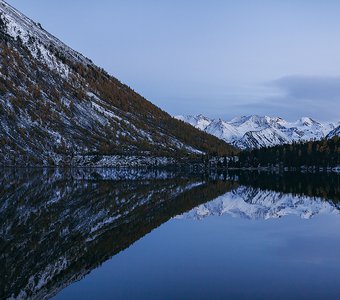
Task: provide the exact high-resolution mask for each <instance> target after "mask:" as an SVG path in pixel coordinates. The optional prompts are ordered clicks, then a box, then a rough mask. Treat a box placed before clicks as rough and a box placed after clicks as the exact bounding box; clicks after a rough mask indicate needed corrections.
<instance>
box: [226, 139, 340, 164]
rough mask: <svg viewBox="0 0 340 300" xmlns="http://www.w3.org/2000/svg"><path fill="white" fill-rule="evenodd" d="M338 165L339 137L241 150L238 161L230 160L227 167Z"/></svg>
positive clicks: (339, 154) (339, 153) (339, 152)
mask: <svg viewBox="0 0 340 300" xmlns="http://www.w3.org/2000/svg"><path fill="white" fill-rule="evenodd" d="M337 166H340V138H339V137H338V136H336V137H333V138H332V139H329V140H327V139H324V140H321V141H309V142H305V143H293V144H285V145H279V146H274V147H268V148H261V149H254V150H251V151H242V152H240V154H239V156H238V161H235V160H232V161H230V163H229V167H241V168H259V167H288V168H300V167H315V168H317V169H319V168H325V167H337Z"/></svg>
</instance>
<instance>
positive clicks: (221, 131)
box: [176, 114, 336, 149]
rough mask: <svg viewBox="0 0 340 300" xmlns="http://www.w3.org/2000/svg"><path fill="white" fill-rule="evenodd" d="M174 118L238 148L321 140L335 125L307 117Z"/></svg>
mask: <svg viewBox="0 0 340 300" xmlns="http://www.w3.org/2000/svg"><path fill="white" fill-rule="evenodd" d="M176 118H177V119H179V120H182V121H184V122H187V123H189V124H191V125H192V126H194V127H196V128H198V129H200V130H202V131H205V132H208V133H210V134H212V135H215V136H216V137H218V138H220V139H222V140H224V141H226V142H228V143H230V144H233V145H234V146H236V147H238V148H240V149H253V148H263V147H270V146H275V145H280V144H286V143H292V142H300V141H309V140H311V139H317V140H319V139H322V138H324V137H326V136H327V134H328V133H330V132H331V131H332V130H334V128H335V127H336V124H333V123H321V122H318V121H315V120H313V119H312V118H309V117H302V118H300V119H299V120H297V121H295V122H288V121H286V120H284V119H283V118H280V117H269V116H258V115H250V116H242V117H236V118H233V119H232V120H230V121H225V120H222V119H210V118H208V117H206V116H204V115H202V114H200V115H197V116H192V115H189V116H176Z"/></svg>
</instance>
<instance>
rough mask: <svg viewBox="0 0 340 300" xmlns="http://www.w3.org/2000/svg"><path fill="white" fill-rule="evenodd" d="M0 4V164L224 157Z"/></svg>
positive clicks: (216, 146) (202, 136) (211, 140)
mask: <svg viewBox="0 0 340 300" xmlns="http://www.w3.org/2000/svg"><path fill="white" fill-rule="evenodd" d="M232 151H234V148H233V147H231V146H229V145H228V144H227V143H225V142H223V141H221V140H219V139H217V138H216V137H213V136H211V135H209V134H207V133H204V132H201V131H199V130H197V129H195V128H193V127H192V126H190V125H188V124H185V123H184V122H181V121H178V120H176V119H174V118H172V117H171V116H170V115H169V114H167V113H166V112H164V111H162V110H161V109H160V108H158V107H156V106H155V105H153V104H152V103H150V102H149V101H147V100H146V99H144V98H143V97H142V96H140V95H139V94H138V93H136V92H135V91H133V90H132V89H131V88H129V87H128V86H126V85H124V84H122V83H121V82H120V81H119V80H117V79H116V78H114V77H112V76H110V75H109V74H108V73H106V72H105V71H104V70H103V69H101V68H99V67H97V66H96V65H94V64H93V63H92V61H91V60H89V59H87V58H85V57H84V56H82V55H81V54H80V53H78V52H76V51H74V50H72V49H71V48H69V47H68V46H66V45H65V44H63V43H62V42H61V41H59V40H58V39H56V38H55V37H53V36H52V35H50V34H49V33H48V32H46V31H45V30H44V29H43V28H42V27H41V25H40V24H37V23H35V22H33V21H32V20H30V19H28V18H27V17H26V16H24V15H23V14H21V13H20V12H18V11H17V10H15V9H14V8H12V7H11V6H9V5H8V4H7V3H6V2H4V1H0V165H84V164H87V165H102V164H103V160H105V165H115V164H116V163H117V161H119V160H121V159H122V156H129V157H131V156H134V157H137V158H140V157H144V160H145V159H146V160H147V159H148V158H150V157H152V158H155V157H162V158H164V157H167V158H171V159H172V160H171V159H160V160H158V161H153V163H156V164H157V163H160V164H162V163H165V164H166V163H169V162H170V161H171V162H173V159H174V158H175V159H176V158H182V157H185V156H188V155H189V156H190V155H191V156H195V155H202V154H208V153H215V154H229V153H231V152H232Z"/></svg>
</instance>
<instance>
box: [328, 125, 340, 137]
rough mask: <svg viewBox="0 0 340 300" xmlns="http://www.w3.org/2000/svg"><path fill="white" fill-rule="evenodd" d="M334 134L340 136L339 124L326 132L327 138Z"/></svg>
mask: <svg viewBox="0 0 340 300" xmlns="http://www.w3.org/2000/svg"><path fill="white" fill-rule="evenodd" d="M335 136H340V125H339V126H338V127H336V128H334V129H333V130H332V131H331V132H330V133H329V134H327V138H328V139H331V138H333V137H335Z"/></svg>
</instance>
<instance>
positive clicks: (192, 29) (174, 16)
mask: <svg viewBox="0 0 340 300" xmlns="http://www.w3.org/2000/svg"><path fill="white" fill-rule="evenodd" d="M7 2H8V3H10V4H12V5H13V6H14V7H16V8H18V9H19V10H21V11H22V12H24V13H25V14H26V15H28V16H29V17H31V18H32V19H34V20H35V21H37V22H40V23H41V24H42V25H43V27H44V28H45V29H47V30H48V31H50V32H51V33H53V34H54V35H56V36H57V37H58V38H60V39H61V40H63V41H64V42H65V43H66V44H68V45H70V46H71V47H73V48H74V49H76V50H78V51H80V52H82V53H83V54H84V55H86V56H88V57H89V58H91V59H92V60H93V61H94V62H95V63H96V64H98V65H100V66H101V67H103V68H105V69H106V70H107V71H108V72H109V73H111V74H112V75H114V76H115V77H117V78H119V79H120V80H121V81H123V82H124V83H126V84H128V85H129V86H131V87H132V88H133V89H134V90H136V91H138V92H139V93H140V94H142V95H143V96H145V97H146V98H148V99H149V100H150V101H152V102H153V103H155V104H157V105H158V106H160V107H162V108H163V109H165V110H167V111H168V112H170V113H171V114H196V113H204V114H206V115H208V116H211V117H222V118H232V117H233V116H236V115H246V114H253V113H257V114H261V115H262V114H267V115H278V116H281V117H285V118H287V119H289V120H291V119H295V118H297V117H300V116H311V117H314V118H316V119H320V120H332V121H335V120H337V121H339V120H340V115H339V111H340V88H338V86H340V18H339V16H340V1H331V0H324V1H316V0H314V1H313V0H300V1H297V0H285V1H279V0H277V1H275V0H271V1H269V0H267V1H266V0H262V1H260V0H248V1H245V0H238V1H227V0H224V1H218V0H211V1H200V0H187V1H183V0H182V1H178V0H172V1H161V0H158V1H156V0H144V1H136V0H135V1H131V0H117V1H112V0H102V1H89V0H72V1H69V0H58V1H46V0H30V1H23V0H7ZM338 84H339V85H338ZM311 87H312V89H311ZM297 91H298V92H297Z"/></svg>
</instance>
